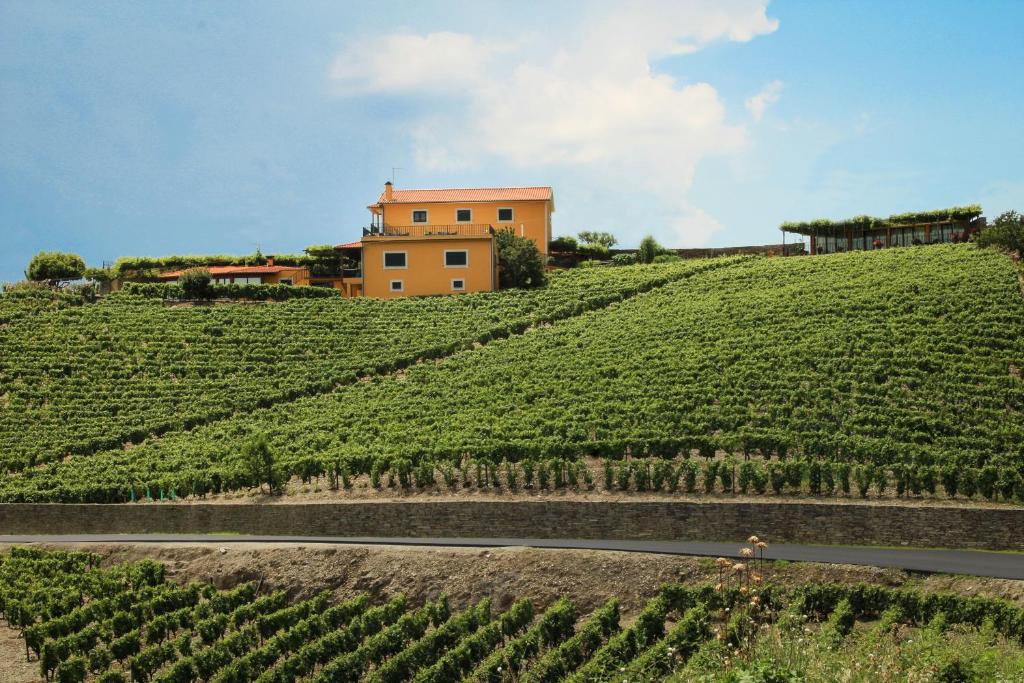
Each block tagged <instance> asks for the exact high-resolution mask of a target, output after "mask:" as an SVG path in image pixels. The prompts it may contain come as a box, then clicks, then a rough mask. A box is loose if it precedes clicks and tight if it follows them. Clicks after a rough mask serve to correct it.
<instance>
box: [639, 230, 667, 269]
mask: <svg viewBox="0 0 1024 683" xmlns="http://www.w3.org/2000/svg"><path fill="white" fill-rule="evenodd" d="M662 251H663V249H662V246H661V245H660V244H658V241H657V240H656V239H654V238H653V237H651V236H650V235H647V236H646V237H644V238H643V239H642V240H640V248H639V249H637V252H636V260H637V261H639V262H640V263H653V262H654V257H655V256H657V255H658V254H660V253H661V252H662Z"/></svg>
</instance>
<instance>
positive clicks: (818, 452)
mask: <svg viewBox="0 0 1024 683" xmlns="http://www.w3.org/2000/svg"><path fill="white" fill-rule="evenodd" d="M698 263H699V262H698ZM711 263H721V262H718V261H714V262H711ZM680 267H681V266H680ZM691 268H696V270H687V271H686V272H687V273H695V274H693V275H692V277H685V278H681V277H674V278H666V279H670V280H672V281H671V282H667V283H666V284H663V286H660V287H657V288H655V289H653V290H652V291H650V292H648V293H645V294H641V295H638V296H635V297H633V298H630V299H628V300H626V301H623V302H621V303H614V304H611V305H609V306H607V307H604V308H600V309H598V310H593V311H590V312H587V313H582V314H580V315H574V316H572V315H570V316H557V317H561V318H563V319H562V320H560V321H558V322H555V323H554V324H551V325H545V326H542V327H540V328H539V329H536V330H533V331H530V332H527V333H524V334H514V335H512V336H510V337H509V338H508V339H506V340H502V341H496V342H493V343H489V344H487V345H486V346H484V347H482V348H479V349H476V350H473V351H469V352H466V353H459V354H455V355H452V356H450V357H448V358H446V359H445V360H443V361H441V362H438V363H430V364H423V365H417V366H415V367H410V368H408V369H407V370H405V371H404V372H401V373H397V374H390V375H388V374H385V375H381V376H379V377H377V378H375V379H374V380H373V381H367V382H358V383H352V384H347V385H344V386H340V387H339V388H338V389H337V390H336V391H333V392H332V393H329V394H322V395H317V396H315V397H310V398H299V399H296V400H290V401H280V402H278V403H276V404H275V405H273V406H271V407H269V408H265V409H260V410H253V411H251V412H246V413H244V414H238V415H235V416H233V417H230V418H228V419H223V420H217V421H213V422H211V423H210V424H208V425H206V426H202V427H199V428H197V429H195V430H192V431H190V432H168V433H166V434H164V435H163V436H162V437H161V438H159V439H151V440H148V441H147V442H145V443H143V444H141V445H138V446H136V447H134V448H131V449H130V450H123V449H118V450H112V451H106V452H98V453H95V454H93V455H90V456H88V457H72V458H70V459H67V460H65V461H63V462H59V463H53V464H48V465H44V466H39V467H35V468H32V469H28V470H25V471H23V472H14V473H12V474H11V476H9V477H7V479H6V481H5V482H4V483H3V484H2V485H0V499H3V500H7V501H13V500H57V501H73V500H84V501H96V502H105V501H118V500H127V499H128V497H129V492H130V490H131V489H132V488H134V489H135V490H138V491H141V490H143V488H145V487H149V488H151V489H152V490H154V491H155V490H157V489H163V490H166V491H169V490H170V489H171V488H175V489H176V490H177V491H178V492H179V493H182V494H183V495H184V494H185V493H189V492H192V491H195V492H199V493H202V492H210V491H216V490H219V489H225V488H229V489H230V488H237V487H240V486H247V485H251V484H253V483H255V482H253V481H252V480H251V476H252V475H251V474H249V471H248V469H247V467H246V465H245V464H244V463H241V462H240V461H239V459H238V457H237V455H238V453H239V451H240V449H241V446H242V445H243V444H244V443H245V442H246V441H247V440H249V439H251V438H252V437H253V436H254V435H264V436H266V438H267V440H268V442H269V443H270V445H271V447H272V448H273V449H274V450H275V451H276V452H277V454H278V458H279V463H280V464H281V465H282V467H283V468H284V471H285V472H286V473H287V474H299V473H305V474H307V475H309V474H312V475H314V476H316V475H322V474H323V473H324V472H325V471H327V470H330V469H332V468H335V469H336V468H337V467H338V466H339V465H343V466H344V467H345V468H347V469H348V470H349V471H352V472H366V471H368V470H369V469H370V465H371V463H372V462H373V461H374V460H375V458H377V457H378V456H388V457H390V458H392V459H394V458H395V457H400V458H407V459H408V460H409V461H410V462H411V463H413V464H415V463H417V462H422V461H437V462H444V461H448V462H452V461H457V460H458V459H459V458H460V457H461V456H463V454H470V455H471V456H473V457H475V458H486V459H489V460H492V461H494V462H497V461H500V460H502V459H503V458H507V459H509V460H530V459H538V458H546V457H563V458H569V459H573V458H575V457H578V456H583V455H599V456H605V457H610V458H616V459H617V458H621V457H622V456H623V455H624V454H626V453H627V452H628V453H631V454H632V455H633V456H638V455H641V454H645V453H646V454H650V455H655V456H661V457H664V458H674V457H678V456H688V455H690V454H691V453H694V454H696V453H698V452H704V453H705V454H714V453H716V452H718V453H719V455H722V454H723V453H726V454H728V453H731V454H734V455H735V456H737V457H740V458H742V457H744V456H746V455H755V456H758V457H759V458H764V459H767V458H773V461H775V460H777V459H781V458H784V457H787V456H788V457H790V458H792V456H799V457H800V458H802V459H804V460H808V461H814V462H818V461H824V462H829V463H833V462H836V463H863V464H867V465H885V466H897V465H899V466H902V465H905V464H912V465H923V466H928V467H931V466H933V465H934V466H952V467H960V468H979V467H992V468H998V469H992V475H991V476H993V477H996V478H997V479H998V482H999V485H1000V486H1003V485H1004V483H1005V488H1002V489H1001V490H1003V491H1004V492H1005V493H1004V495H1005V497H1007V498H1010V497H1012V496H1014V495H1019V493H1020V492H1021V491H1024V489H1022V488H1021V486H1022V484H1021V481H1022V480H1021V476H1020V474H1021V467H1022V464H1024V415H1022V412H1024V382H1022V380H1021V368H1024V299H1022V297H1021V293H1020V289H1019V284H1018V280H1017V274H1016V272H1015V269H1014V266H1013V264H1012V263H1011V262H1010V261H1009V260H1008V259H1007V258H1005V257H1004V256H1001V255H1000V254H998V253H995V252H991V251H984V250H979V249H976V248H975V247H973V246H972V245H950V246H933V247H927V248H911V249H892V250H885V251H880V252H873V253H855V254H844V255H834V256H828V257H817V258H790V259H752V260H743V261H738V262H733V261H730V262H728V263H727V267H718V268H699V267H697V266H696V264H695V265H694V266H691ZM620 270H621V272H626V271H630V269H609V270H601V271H599V274H595V275H586V277H588V278H601V277H613V278H619V279H620V280H627V281H632V277H635V276H625V275H621V274H619V273H620ZM698 271H699V272H698ZM630 272H632V271H630ZM637 272H638V273H642V272H645V271H643V270H642V269H641V270H638V271H637ZM673 272H677V271H673ZM678 272H682V271H678ZM597 281H598V280H591V283H595V282H597ZM580 290H581V291H587V290H586V287H584V286H583V285H582V284H581V286H580ZM580 290H574V291H580ZM505 296H510V297H511V298H512V300H519V299H522V298H524V297H525V296H528V295H522V294H517V295H508V294H499V295H495V296H494V298H493V299H488V301H490V302H493V305H494V308H491V307H490V306H488V309H487V310H488V313H489V314H490V315H491V316H492V317H490V318H486V319H487V320H490V322H491V324H492V326H493V325H497V324H499V323H498V320H500V317H499V316H500V315H502V313H500V312H496V311H495V309H498V311H500V310H501V308H502V306H504V305H506V304H503V303H498V302H503V301H504V299H502V297H505ZM534 296H538V297H544V296H545V294H544V293H538V294H535V295H534ZM549 296H550V295H549ZM406 305H407V306H410V307H415V306H416V305H420V306H424V307H427V309H428V310H429V308H430V307H442V308H443V307H444V306H463V305H467V304H459V303H452V304H444V303H441V302H437V301H436V300H426V301H423V302H410V303H408V304H406ZM563 305H564V302H563ZM138 307H139V308H141V309H142V310H144V311H145V310H148V307H147V306H146V305H138ZM97 310H100V311H102V310H103V309H97ZM258 310H259V311H260V312H259V313H256V314H252V315H258V316H263V317H264V318H263V320H262V322H263V324H264V325H269V323H270V322H271V321H274V322H276V318H275V316H277V315H282V316H286V315H290V312H291V311H293V310H294V309H293V308H291V307H289V306H288V305H285V306H284V307H281V308H276V307H269V306H268V307H265V308H258ZM408 310H413V309H408ZM513 310H515V309H513ZM56 315H74V316H88V315H96V314H94V313H90V312H87V311H86V309H83V311H73V312H71V313H68V312H66V311H60V312H58V313H57V314H56ZM187 315H193V316H200V315H206V316H210V315H215V312H206V313H197V312H193V313H188V314H187ZM239 315H242V314H239ZM246 315H248V314H246ZM409 315H410V320H414V319H416V317H415V315H413V314H412V313H411V312H410V313H409ZM423 315H424V316H425V320H419V321H418V323H417V324H421V325H422V327H421V328H418V329H425V328H427V327H429V324H428V323H429V322H430V321H434V320H436V319H437V318H435V317H434V315H435V314H434V313H433V312H431V313H430V314H428V313H426V312H424V314H423ZM534 315H535V318H539V317H540V316H537V315H536V314H534ZM267 316H269V318H266V317H267ZM129 317H130V316H129ZM552 317H556V316H552ZM471 319H472V321H474V322H475V321H476V320H477V318H472V317H471ZM69 320H71V319H69ZM142 320H143V319H141V318H140V320H139V322H138V323H137V324H136V326H135V328H136V330H137V334H138V335H139V336H141V337H142V338H143V339H146V338H158V337H159V335H158V334H156V331H155V330H153V329H152V325H150V324H142ZM256 329H257V328H253V330H252V331H253V333H254V334H255V332H256ZM412 336H413V337H415V335H412ZM356 338H357V339H359V347H360V348H366V347H368V346H371V344H369V343H367V342H365V341H363V340H362V338H360V337H358V335H356ZM466 338H467V337H463V339H466ZM26 343H28V342H26ZM139 344H140V346H144V342H139ZM29 346H30V347H31V345H29ZM398 346H399V344H398V343H397V342H396V344H395V345H394V346H393V347H392V348H397V347H398ZM323 355H324V356H328V361H327V362H331V361H330V360H329V354H323ZM293 360H294V359H293ZM335 362H337V361H335ZM314 365H315V363H314ZM272 367H273V366H272V365H271V368H272ZM357 367H358V366H357ZM349 368H351V366H349ZM241 371H244V368H241ZM349 371H351V369H349ZM7 372H11V370H7ZM101 396H102V394H96V393H93V394H91V395H90V396H89V399H90V400H91V401H92V402H93V405H96V404H101V405H102V404H103V399H102V398H101ZM115 403H116V401H115ZM129 415H131V413H129ZM13 427H14V425H12V429H11V432H15V431H17V430H15V429H13ZM8 439H9V443H12V441H11V440H14V441H13V443H18V442H17V437H16V436H14V435H13V434H12V435H11V436H9V437H8ZM12 469H16V468H12ZM929 471H931V470H929ZM933 474H934V472H933ZM432 476H433V475H432ZM801 476H805V477H806V476H807V475H806V471H805V473H804V474H803V475H801ZM872 476H875V475H874V474H872ZM995 481H996V480H993V486H995ZM932 488H934V483H933V484H932Z"/></svg>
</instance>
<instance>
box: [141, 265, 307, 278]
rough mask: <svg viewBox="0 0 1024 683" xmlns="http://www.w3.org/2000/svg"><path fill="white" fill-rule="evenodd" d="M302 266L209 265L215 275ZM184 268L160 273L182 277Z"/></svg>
mask: <svg viewBox="0 0 1024 683" xmlns="http://www.w3.org/2000/svg"><path fill="white" fill-rule="evenodd" d="M302 269H303V268H302V266H209V267H208V268H206V270H208V271H210V275H212V276H213V277H217V276H223V275H267V274H270V273H283V272H285V271H288V270H302ZM184 272H185V271H184V270H174V271H171V272H169V273H160V275H159V277H161V278H176V277H181V274H182V273H184Z"/></svg>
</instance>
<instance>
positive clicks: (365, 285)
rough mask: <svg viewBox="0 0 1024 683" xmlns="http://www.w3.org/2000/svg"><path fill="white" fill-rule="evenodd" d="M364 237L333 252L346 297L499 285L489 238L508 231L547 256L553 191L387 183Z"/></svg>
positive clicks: (470, 289)
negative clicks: (342, 265)
mask: <svg viewBox="0 0 1024 683" xmlns="http://www.w3.org/2000/svg"><path fill="white" fill-rule="evenodd" d="M367 208H369V210H370V214H371V225H370V227H369V228H366V229H364V230H363V237H362V240H360V241H359V242H350V243H347V244H339V245H338V246H337V247H336V248H337V249H338V251H339V252H340V253H341V255H342V260H343V261H344V263H345V265H346V266H347V267H346V268H345V269H344V271H343V272H344V277H343V280H342V290H343V291H344V293H345V294H346V295H347V296H360V295H362V296H372V297H380V298H390V297H398V296H422V295H429V294H455V293H462V292H489V291H493V290H495V289H497V288H498V272H497V253H496V250H495V239H494V234H495V232H496V231H497V230H501V229H505V228H510V229H512V230H513V231H515V232H516V234H518V235H521V236H523V237H527V238H529V239H531V240H533V241H534V242H535V243H536V244H537V248H538V249H539V250H540V252H541V254H543V255H544V256H546V255H547V253H548V244H549V243H550V241H551V214H552V213H553V212H554V210H555V201H554V194H553V193H552V191H551V188H550V187H491V188H471V189H436V190H396V189H394V188H393V186H392V184H391V183H390V182H389V183H385V185H384V192H382V193H381V195H380V197H379V198H378V200H377V202H376V203H375V204H371V205H370V206H369V207H367Z"/></svg>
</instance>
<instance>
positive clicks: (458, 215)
mask: <svg viewBox="0 0 1024 683" xmlns="http://www.w3.org/2000/svg"><path fill="white" fill-rule="evenodd" d="M455 222H456V223H472V222H473V209H455Z"/></svg>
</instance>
